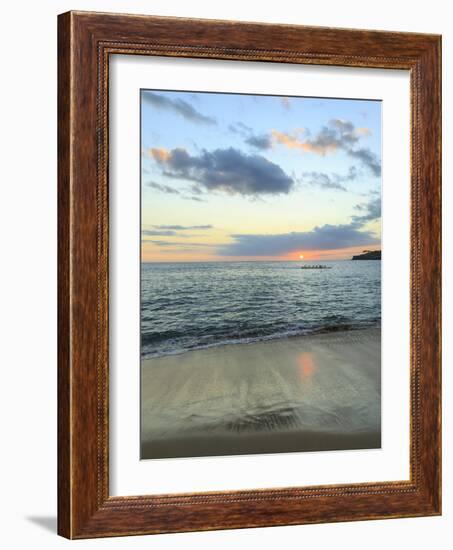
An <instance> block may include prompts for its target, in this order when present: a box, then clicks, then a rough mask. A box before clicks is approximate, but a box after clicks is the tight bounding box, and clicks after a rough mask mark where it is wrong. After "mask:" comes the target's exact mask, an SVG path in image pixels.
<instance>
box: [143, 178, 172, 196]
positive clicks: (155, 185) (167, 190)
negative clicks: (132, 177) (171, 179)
mask: <svg viewBox="0 0 453 550" xmlns="http://www.w3.org/2000/svg"><path fill="white" fill-rule="evenodd" d="M146 186H147V187H151V189H156V191H161V192H162V193H169V194H172V195H179V194H180V193H179V191H178V190H177V189H174V188H173V187H170V186H169V185H162V184H160V183H156V182H155V181H149V182H148V183H147V184H146Z"/></svg>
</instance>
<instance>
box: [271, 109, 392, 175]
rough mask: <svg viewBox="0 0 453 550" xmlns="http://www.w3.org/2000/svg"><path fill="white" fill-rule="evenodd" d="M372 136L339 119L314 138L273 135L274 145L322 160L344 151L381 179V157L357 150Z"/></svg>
mask: <svg viewBox="0 0 453 550" xmlns="http://www.w3.org/2000/svg"><path fill="white" fill-rule="evenodd" d="M369 134H370V130H369V129H368V128H356V127H355V126H354V124H352V122H350V121H347V120H342V119H339V118H334V119H332V120H330V121H329V123H328V124H327V125H325V126H323V127H322V128H321V130H320V131H319V132H318V133H317V134H316V135H315V136H311V135H310V134H309V132H307V131H306V132H305V134H304V135H303V136H301V135H300V131H298V132H294V133H291V134H290V133H285V132H280V131H278V130H272V132H271V135H272V139H273V140H274V142H276V143H279V144H280V145H284V146H285V147H287V148H289V149H299V150H301V151H303V152H305V153H314V154H316V155H321V156H325V155H327V154H330V153H334V152H336V151H338V150H342V151H345V152H346V153H347V154H348V155H349V156H351V157H353V158H355V159H358V160H359V161H360V162H361V163H362V164H363V165H364V166H365V167H367V168H368V169H369V170H370V171H371V173H372V174H373V175H374V176H380V175H381V162H380V160H379V159H378V157H377V156H376V155H375V154H374V153H373V152H372V151H371V150H370V149H368V148H365V147H359V148H357V146H358V145H359V141H360V139H361V138H362V137H364V136H368V135H369Z"/></svg>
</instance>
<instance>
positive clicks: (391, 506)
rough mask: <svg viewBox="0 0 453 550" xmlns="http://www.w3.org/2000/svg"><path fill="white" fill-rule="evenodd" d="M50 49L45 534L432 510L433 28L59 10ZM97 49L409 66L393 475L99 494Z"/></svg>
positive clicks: (436, 92)
mask: <svg viewBox="0 0 453 550" xmlns="http://www.w3.org/2000/svg"><path fill="white" fill-rule="evenodd" d="M58 47H59V64H58V70H59V76H58V87H59V101H58V116H59V127H58V155H59V160H58V162H59V166H58V195H59V198H58V207H59V214H58V231H59V237H58V252H59V275H58V292H59V312H58V325H59V346H58V403H59V419H58V531H59V533H60V534H61V535H63V536H65V537H68V538H87V537H101V536H115V535H129V534H145V533H162V532H177V531H194V530H208V529H228V528H241V527H254V526H267V525H291V524H302V523H319V522H328V521H352V520H363V519H378V518H391V517H409V516H413V517H415V516H423V515H436V514H440V512H441V496H440V457H441V452H440V434H441V431H440V396H441V391H440V346H441V341H440V313H441V310H440V292H441V275H440V270H441V258H440V244H441V243H440V227H441V219H440V212H441V173H440V169H441V159H440V155H441V136H440V111H441V91H440V59H441V52H440V48H441V40H440V37H439V36H433V35H426V34H412V33H392V32H377V31H362V30H352V29H348V30H345V29H332V28H314V27H303V26H293V25H263V24H256V23H238V22H230V21H204V20H194V19H179V18H164V17H149V16H134V15H111V14H98V13H84V12H70V13H65V14H63V15H61V16H59V38H58ZM111 54H123V55H130V54H135V55H137V54H138V55H164V56H177V57H198V58H216V59H233V60H237V61H241V60H248V61H256V62H262V61H273V62H286V63H302V64H320V65H341V66H352V67H382V68H386V69H406V70H408V71H410V75H411V117H412V119H411V142H412V148H411V283H410V285H411V288H410V291H411V453H410V461H411V462H410V472H411V476H410V480H409V481H404V480H403V481H399V482H383V483H364V484H352V485H344V486H340V485H335V486H323V487H294V488H288V489H268V490H254V491H227V492H221V493H205V494H203V493H200V494H184V495H176V494H174V495H173V494H171V495H153V496H147V495H144V496H136V497H111V496H109V482H108V60H109V56H110V55H111Z"/></svg>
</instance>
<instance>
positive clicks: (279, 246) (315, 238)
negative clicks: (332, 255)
mask: <svg viewBox="0 0 453 550" xmlns="http://www.w3.org/2000/svg"><path fill="white" fill-rule="evenodd" d="M355 208H356V210H358V211H359V212H361V214H360V215H357V216H352V217H351V222H350V223H348V224H340V225H331V224H326V225H322V226H317V227H315V228H313V229H312V230H311V231H302V232H300V231H299V232H292V233H281V234H276V235H266V234H258V235H247V234H234V235H231V237H232V238H233V239H234V241H233V242H232V243H230V244H226V245H223V246H221V247H220V248H219V250H218V253H219V254H221V255H223V256H281V255H284V254H288V253H290V252H294V251H296V250H339V249H342V248H349V247H353V246H370V245H379V244H380V243H381V240H380V238H379V237H377V236H376V235H375V234H374V232H372V231H368V230H366V229H364V226H365V225H366V224H367V223H368V222H370V221H374V220H378V219H379V218H380V217H381V200H380V197H375V198H372V199H370V200H369V201H368V202H365V203H360V204H357V205H356V207H355Z"/></svg>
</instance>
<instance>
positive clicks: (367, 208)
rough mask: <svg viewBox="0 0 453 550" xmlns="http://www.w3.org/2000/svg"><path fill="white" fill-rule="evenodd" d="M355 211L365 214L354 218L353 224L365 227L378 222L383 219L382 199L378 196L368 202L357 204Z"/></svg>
mask: <svg viewBox="0 0 453 550" xmlns="http://www.w3.org/2000/svg"><path fill="white" fill-rule="evenodd" d="M355 209H356V210H358V211H359V212H363V214H360V215H359V216H353V217H352V221H353V223H355V224H359V225H360V224H361V225H364V224H365V223H367V222H371V221H374V220H377V219H379V218H380V217H381V197H380V196H378V197H375V198H373V199H371V200H369V201H368V202H362V203H360V204H356V206H355Z"/></svg>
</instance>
